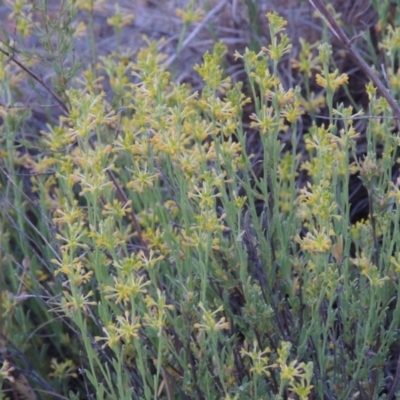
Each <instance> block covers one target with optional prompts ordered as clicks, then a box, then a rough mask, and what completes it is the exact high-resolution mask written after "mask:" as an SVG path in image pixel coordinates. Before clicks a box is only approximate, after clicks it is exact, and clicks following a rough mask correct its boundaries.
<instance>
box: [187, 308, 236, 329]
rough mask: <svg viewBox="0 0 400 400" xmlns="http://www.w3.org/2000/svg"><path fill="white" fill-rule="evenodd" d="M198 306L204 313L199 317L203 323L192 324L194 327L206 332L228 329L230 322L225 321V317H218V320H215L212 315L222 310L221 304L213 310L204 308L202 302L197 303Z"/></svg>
mask: <svg viewBox="0 0 400 400" xmlns="http://www.w3.org/2000/svg"><path fill="white" fill-rule="evenodd" d="M199 307H200V308H201V309H202V310H203V312H204V314H203V315H202V317H201V319H202V320H203V321H204V323H203V324H198V323H196V324H194V327H195V328H196V329H200V330H201V331H207V332H210V331H211V332H216V331H220V330H223V329H229V327H230V324H229V322H227V321H226V318H225V317H222V318H220V319H219V320H218V321H215V319H214V317H215V315H216V314H218V313H219V312H221V311H223V310H224V307H223V306H220V307H218V308H217V309H216V310H215V311H210V310H206V309H205V308H204V306H203V303H201V302H200V303H199Z"/></svg>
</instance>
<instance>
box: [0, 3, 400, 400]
mask: <svg viewBox="0 0 400 400" xmlns="http://www.w3.org/2000/svg"><path fill="white" fill-rule="evenodd" d="M61 3H62V7H61V9H60V10H61V11H60V14H59V16H58V19H57V20H56V21H54V20H52V19H51V18H50V17H45V19H44V21H42V23H43V25H40V24H36V23H34V21H33V20H32V15H31V14H30V13H29V12H27V11H26V7H25V8H24V7H22V5H21V4H22V3H21V2H18V1H16V2H10V4H13V7H14V12H15V13H17V14H18V15H19V16H21V18H20V20H22V21H23V23H22V22H20V24H22V25H21V26H18V31H19V33H20V34H21V35H22V36H23V35H24V34H26V35H28V33H30V32H33V31H35V29H37V32H36V34H38V35H39V36H40V37H42V45H43V49H44V50H45V51H46V52H47V53H46V54H44V55H43V54H42V55H41V59H42V61H43V62H44V61H47V60H52V66H53V69H54V73H55V75H54V78H53V82H52V83H53V84H52V89H50V88H48V90H49V91H50V93H51V96H52V98H53V99H57V101H58V102H59V103H61V104H63V110H64V111H65V113H64V114H63V115H61V116H60V117H59V118H58V120H57V122H56V123H49V124H48V125H47V128H46V129H45V130H43V131H41V134H40V136H35V137H31V136H24V134H21V133H20V132H25V128H26V127H27V124H26V121H27V120H29V118H31V115H30V113H28V112H27V111H26V110H24V109H23V108H21V109H20V108H18V107H15V103H16V101H21V98H20V97H19V96H20V94H19V92H18V90H17V89H18V87H19V85H21V84H22V82H23V80H24V79H25V78H26V76H25V75H26V74H27V75H29V76H30V78H32V79H34V80H35V81H36V84H42V86H43V84H45V82H43V81H41V79H40V78H39V77H38V76H37V75H35V74H33V73H32V72H31V69H30V68H31V66H30V65H27V66H26V69H25V70H24V71H23V74H22V73H21V69H20V65H19V64H18V63H9V62H8V61H7V59H6V58H5V57H2V58H1V59H0V75H1V76H0V78H1V79H0V84H1V89H0V95H1V97H2V99H4V100H3V101H2V103H3V104H4V106H1V109H0V111H1V119H2V123H1V125H0V134H1V136H0V161H1V162H0V165H1V169H0V171H1V173H0V202H1V209H0V212H1V219H0V242H1V248H0V268H1V271H0V272H1V274H0V276H1V277H2V278H1V279H2V282H1V287H0V289H1V292H0V296H1V300H2V302H1V311H2V312H1V318H0V338H1V341H0V346H1V350H2V356H1V369H0V379H1V382H2V385H3V386H2V388H3V391H4V393H5V394H4V398H6V397H5V396H7V392H8V391H13V392H14V393H20V394H21V395H25V396H28V395H27V393H28V394H29V393H32V391H35V393H36V394H35V396H37V398H43V399H46V398H50V397H51V394H53V395H55V394H58V395H60V396H64V397H68V398H72V399H84V398H92V397H93V398H96V399H99V400H102V399H127V400H128V399H132V398H134V399H158V398H160V399H161V398H163V399H164V398H165V399H187V398H191V399H226V400H227V399H243V400H245V399H250V398H251V399H261V398H271V399H286V398H289V396H292V397H291V398H293V396H295V397H294V398H298V399H308V398H318V399H323V398H330V399H350V398H356V396H358V394H360V393H361V394H362V396H363V397H364V398H371V399H372V398H379V396H381V395H382V393H383V390H384V389H385V388H387V387H388V384H387V381H389V380H390V376H388V374H387V373H385V369H386V365H387V364H388V362H389V361H390V357H391V352H392V351H393V349H394V348H396V347H398V343H399V339H400V338H399V334H398V327H399V323H400V303H399V301H398V296H397V293H398V290H399V284H400V280H399V277H398V274H399V272H400V235H399V224H398V221H399V218H400V215H399V213H400V208H399V203H400V195H399V188H398V186H399V185H398V184H399V182H397V181H396V182H392V177H393V170H394V168H395V167H396V165H397V164H396V163H397V162H398V159H397V154H396V149H397V145H398V137H397V133H394V132H395V129H394V127H395V124H394V122H393V119H391V117H392V113H391V110H390V109H389V108H388V106H387V103H386V101H385V100H383V99H382V98H379V96H377V94H376V92H375V88H374V87H373V86H372V85H371V84H369V85H367V87H366V92H365V95H366V96H368V98H369V110H368V113H369V114H370V115H371V116H372V117H371V118H369V120H368V122H367V123H366V132H365V137H366V140H367V147H368V153H367V155H366V156H365V157H364V158H360V157H357V155H356V154H355V149H356V140H357V138H358V137H359V132H357V131H356V128H355V123H354V122H355V121H356V120H357V119H358V118H360V117H361V116H362V111H358V110H357V111H358V112H354V111H353V108H352V107H351V106H348V107H345V106H344V105H343V104H334V94H335V93H336V92H337V91H338V90H339V89H340V88H342V87H343V85H346V84H347V83H348V76H347V75H346V74H345V73H342V74H339V71H338V70H337V69H335V68H333V67H332V60H331V57H332V53H331V47H330V45H328V44H322V45H320V46H319V47H318V51H319V55H311V56H310V54H309V53H310V50H311V49H314V48H316V45H310V44H307V43H305V42H303V43H302V50H301V51H300V55H299V60H298V61H293V67H294V68H299V71H300V73H302V74H304V76H305V78H304V82H305V83H306V85H308V84H309V83H310V82H311V81H313V82H315V83H316V85H318V86H319V88H320V90H322V91H323V92H324V97H323V98H322V100H321V99H319V100H316V98H315V97H314V95H313V93H312V92H311V91H310V88H309V87H300V86H299V87H291V88H285V87H284V85H283V83H282V82H281V79H280V77H279V73H278V66H279V62H280V61H281V59H282V57H284V56H285V55H287V54H288V53H289V52H290V50H291V44H290V41H289V38H288V37H287V36H286V34H285V32H284V29H285V21H284V20H283V19H282V18H281V17H279V16H278V15H277V14H276V13H271V14H268V20H269V23H270V34H271V44H270V45H269V46H268V47H265V48H261V49H259V50H257V51H254V50H249V49H246V51H245V52H244V53H243V54H240V53H239V52H236V53H235V56H236V57H237V58H238V59H241V60H242V61H243V64H244V69H245V71H246V73H247V77H248V82H249V89H250V92H251V94H252V96H251V98H250V97H249V96H248V95H247V94H246V93H245V90H244V89H243V85H242V84H241V83H237V84H232V82H231V79H230V77H229V76H227V75H226V72H225V70H224V68H223V66H222V64H223V62H224V56H225V54H226V53H227V51H228V49H227V47H226V46H225V45H223V44H222V43H217V44H215V46H214V49H213V51H212V52H209V53H206V54H205V55H204V61H203V63H202V65H197V66H196V67H195V71H196V72H197V73H198V74H199V75H200V76H201V78H202V80H203V82H204V87H203V89H202V91H201V93H198V92H194V93H193V91H192V89H191V87H190V86H189V85H186V84H177V83H175V82H173V81H172V79H171V77H170V73H169V72H168V71H167V70H166V67H165V59H166V57H165V56H164V55H163V54H161V53H160V52H159V50H158V43H156V42H149V44H148V46H147V47H145V48H143V49H141V50H140V51H139V52H138V53H137V54H136V55H135V58H134V60H133V61H130V60H127V57H126V54H123V53H122V52H120V53H112V54H110V55H108V56H105V57H97V54H96V49H95V47H94V40H95V34H94V31H93V26H91V22H90V21H92V23H93V20H92V19H91V18H93V16H92V17H90V18H89V28H88V29H89V31H91V32H90V34H89V38H91V39H90V43H91V46H92V55H91V57H92V59H91V62H90V63H89V64H88V67H87V69H84V70H82V71H80V68H83V67H82V66H81V65H79V64H77V63H72V64H70V65H69V66H68V67H65V65H66V62H65V60H67V59H68V57H69V56H70V52H71V51H72V50H71V49H72V35H73V34H76V33H77V31H78V29H77V28H76V27H75V28H73V21H74V17H75V16H76V13H77V12H78V9H77V8H76V7H77V6H78V4H76V3H75V2H67V1H65V2H61ZM250 3H251V4H252V8H251V9H250V8H249V12H250V13H252V14H253V15H254V7H255V3H254V4H253V2H250V1H249V4H250ZM46 5H47V2H43V3H42V7H43V8H40V7H39V6H38V8H37V10H36V11H38V12H41V13H42V15H43V16H45V15H46V8H45V7H46ZM194 5H195V3H194V2H190V4H189V5H188V7H187V9H186V10H183V11H182V10H181V11H180V12H179V13H178V15H180V16H181V17H182V19H183V20H184V28H183V33H182V37H181V39H180V41H179V43H180V45H181V44H182V41H183V38H184V35H185V32H186V29H187V28H188V27H189V25H190V24H191V23H192V22H194V21H196V18H197V16H198V14H197V12H195V11H196V9H195V8H194ZM79 6H80V7H81V9H82V10H84V11H87V12H89V14H90V13H91V12H93V7H95V6H97V2H87V4H86V2H80V4H79ZM21 7H22V8H21ZM22 16H23V18H22ZM126 18H127V17H126V16H124V15H122V14H121V13H120V10H119V9H118V8H116V13H115V16H114V17H111V18H110V19H109V21H108V22H109V24H110V25H111V26H113V27H114V29H115V30H116V33H117V35H120V34H121V32H122V30H123V27H124V24H126V23H128V22H129V21H130V20H131V19H130V18H128V19H126ZM57 23H58V24H59V25H57ZM54 33H55V34H56V37H57V38H58V39H59V40H58V42H57V46H56V47H55V46H54V41H53V39H54ZM387 35H388V36H387V37H386V39H385V37H384V39H383V41H382V43H383V48H385V49H386V50H387V54H386V57H387V58H388V60H393V59H394V58H395V57H396V55H397V51H398V50H397V48H395V47H394V45H393V42H391V41H389V40H388V39H387V38H388V37H390V38H392V37H394V35H395V32H394V31H393V30H391V29H390V28H388V33H387ZM390 43H392V44H390ZM8 45H9V46H11V43H8ZM389 45H390V46H391V47H390V46H389ZM385 46H386V47H385ZM389 47H390V48H389ZM180 50H181V49H180V48H179V49H178V53H179V52H180ZM8 52H10V48H8ZM10 54H11V53H10ZM13 57H14V56H13ZM13 60H16V58H13V59H12V61H13ZM393 63H394V61H393ZM389 65H391V64H389ZM393 65H394V64H393ZM79 71H80V72H79ZM393 71H394V70H393V69H390V70H389V71H388V73H389V81H390V82H392V83H393V85H394V86H395V78H396V75H395V73H394V72H393ZM78 73H79V75H80V79H79V80H78V79H76V78H77V75H78ZM101 78H103V80H104V81H105V82H107V85H108V87H109V93H107V95H106V94H105V92H103V90H102V89H103V86H102V83H101V82H102V80H101ZM249 104H251V105H252V106H253V111H254V112H253V113H252V114H251V116H250V121H251V122H250V128H253V129H256V130H257V131H258V132H259V133H260V151H261V153H262V157H260V158H258V159H257V158H255V157H256V154H247V153H246V142H247V131H248V126H246V124H245V123H244V122H243V113H244V110H245V108H246V106H247V105H249ZM7 106H10V107H7ZM323 106H324V107H327V109H328V113H329V118H328V120H327V121H326V123H325V124H320V125H317V124H315V123H314V124H313V125H312V126H311V127H310V128H309V129H308V131H307V132H306V133H305V134H304V153H306V156H305V157H300V156H299V153H300V151H299V150H300V149H299V148H298V143H299V139H300V138H299V135H300V133H298V132H299V130H300V127H299V125H300V121H301V118H302V116H303V114H304V113H306V112H310V113H313V112H316V110H318V109H319V108H320V107H323ZM283 134H285V136H286V137H289V139H288V140H286V142H283V139H282V137H283ZM28 142H29V143H30V145H29V147H28V146H26V145H27V143H28ZM378 147H381V148H382V149H383V150H382V154H381V157H378V155H377V154H376V149H377V148H378ZM257 164H258V165H257ZM259 165H261V167H260V168H259ZM256 168H257V169H258V170H261V172H260V173H258V174H256V173H255V170H256ZM300 171H302V172H306V173H307V177H308V179H307V183H304V184H302V185H301V182H300V180H299V178H298V174H299V172H300ZM353 175H359V176H360V178H361V180H362V182H363V184H364V185H365V187H366V189H367V190H368V195H369V201H370V215H369V217H368V219H366V220H362V221H359V222H357V223H355V224H353V225H351V224H350V200H349V193H348V188H349V182H350V178H351V177H352V176H353ZM260 201H261V202H262V204H263V208H262V210H260V208H259V207H258V206H257V204H258V203H259V202H260ZM16 349H18V351H17V350H16ZM396 357H397V356H396ZM396 361H397V360H396ZM22 372H23V373H22ZM395 389H396V388H395V387H390V385H389V390H393V393H394V392H395ZM31 396H34V395H32V394H31ZM31 398H36V397H31Z"/></svg>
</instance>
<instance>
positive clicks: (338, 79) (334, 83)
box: [316, 70, 349, 92]
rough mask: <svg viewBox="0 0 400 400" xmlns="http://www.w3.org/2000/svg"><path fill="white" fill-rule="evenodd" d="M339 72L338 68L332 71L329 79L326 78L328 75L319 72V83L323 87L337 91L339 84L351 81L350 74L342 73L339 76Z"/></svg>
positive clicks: (317, 76) (317, 77) (317, 78)
mask: <svg viewBox="0 0 400 400" xmlns="http://www.w3.org/2000/svg"><path fill="white" fill-rule="evenodd" d="M338 73H339V71H338V70H336V71H334V72H332V73H331V74H329V75H328V79H326V77H323V76H322V75H320V74H317V75H316V81H317V84H318V85H319V86H322V87H323V88H326V89H330V90H332V91H333V92H335V91H336V89H337V88H338V87H339V86H342V85H344V84H345V83H348V82H349V76H348V75H347V74H341V75H340V76H337V74H338Z"/></svg>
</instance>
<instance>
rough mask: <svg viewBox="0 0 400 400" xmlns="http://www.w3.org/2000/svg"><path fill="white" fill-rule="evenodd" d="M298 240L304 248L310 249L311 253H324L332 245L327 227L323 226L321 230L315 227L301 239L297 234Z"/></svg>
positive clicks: (305, 249)
mask: <svg viewBox="0 0 400 400" xmlns="http://www.w3.org/2000/svg"><path fill="white" fill-rule="evenodd" d="M296 241H297V243H299V244H300V247H301V249H302V250H304V251H308V252H309V253H311V254H323V253H326V252H327V251H328V250H329V249H330V248H331V247H332V241H331V239H330V238H329V236H328V235H327V234H326V233H325V228H322V230H321V232H318V231H317V230H315V229H314V231H313V233H311V232H307V235H306V236H305V237H304V239H301V238H300V236H299V235H297V237H296Z"/></svg>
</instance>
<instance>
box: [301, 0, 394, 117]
mask: <svg viewBox="0 0 400 400" xmlns="http://www.w3.org/2000/svg"><path fill="white" fill-rule="evenodd" d="M308 1H309V3H310V4H311V5H312V6H313V7H314V8H315V9H316V10H318V11H319V12H320V13H321V15H322V16H323V17H324V19H325V21H326V23H327V24H328V26H329V28H330V30H331V31H332V33H333V34H334V35H335V36H336V37H337V38H338V39H339V41H340V42H341V43H342V45H343V46H344V47H345V48H346V50H348V52H349V53H350V55H351V56H352V58H353V59H354V61H355V62H356V63H357V64H358V66H359V67H360V68H361V70H362V71H363V72H364V73H365V74H366V75H367V76H368V77H369V79H371V81H372V82H373V83H374V85H375V86H376V88H377V89H378V91H379V93H380V94H381V95H382V96H383V97H384V98H385V99H386V100H387V102H388V103H389V105H390V107H391V108H392V110H393V113H394V115H395V118H396V119H397V123H398V124H400V107H399V105H398V104H397V101H396V100H395V99H394V97H393V96H392V94H391V93H390V92H389V90H388V89H387V88H386V87H385V85H384V84H383V83H382V81H381V80H380V79H379V77H378V76H377V75H376V73H375V72H374V71H373V70H372V69H371V68H370V67H369V66H368V64H367V63H366V62H365V61H364V60H363V59H362V57H361V56H360V55H359V53H358V52H357V50H356V49H355V48H354V46H353V44H352V43H351V40H350V39H349V38H348V37H347V35H346V34H345V33H344V31H343V29H342V28H341V27H340V26H339V25H338V23H337V22H336V21H335V19H334V18H333V16H332V15H331V14H330V12H329V11H328V9H327V8H326V6H325V4H324V2H323V1H322V0H308Z"/></svg>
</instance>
